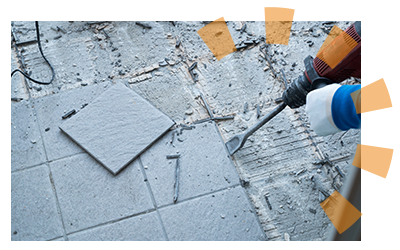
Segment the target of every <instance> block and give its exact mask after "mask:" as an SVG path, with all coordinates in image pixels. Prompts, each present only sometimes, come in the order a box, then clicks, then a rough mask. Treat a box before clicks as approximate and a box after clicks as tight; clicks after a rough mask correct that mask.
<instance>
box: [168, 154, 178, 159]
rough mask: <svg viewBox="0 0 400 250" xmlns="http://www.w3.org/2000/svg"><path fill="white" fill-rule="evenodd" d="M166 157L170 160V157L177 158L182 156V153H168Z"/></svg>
mask: <svg viewBox="0 0 400 250" xmlns="http://www.w3.org/2000/svg"><path fill="white" fill-rule="evenodd" d="M166 157H167V159H169V160H170V159H177V158H179V157H181V155H179V154H178V155H167V156H166Z"/></svg>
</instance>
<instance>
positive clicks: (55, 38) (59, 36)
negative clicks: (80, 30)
mask: <svg viewBox="0 0 400 250" xmlns="http://www.w3.org/2000/svg"><path fill="white" fill-rule="evenodd" d="M61 37H62V35H58V36H56V37H54V38H53V39H54V40H57V39H60V38H61Z"/></svg>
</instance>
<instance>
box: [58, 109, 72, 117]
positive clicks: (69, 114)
mask: <svg viewBox="0 0 400 250" xmlns="http://www.w3.org/2000/svg"><path fill="white" fill-rule="evenodd" d="M75 114H76V110H75V109H73V110H71V111H69V112H67V113H66V114H65V115H63V116H62V117H61V118H62V119H67V118H69V117H71V116H73V115H75Z"/></svg>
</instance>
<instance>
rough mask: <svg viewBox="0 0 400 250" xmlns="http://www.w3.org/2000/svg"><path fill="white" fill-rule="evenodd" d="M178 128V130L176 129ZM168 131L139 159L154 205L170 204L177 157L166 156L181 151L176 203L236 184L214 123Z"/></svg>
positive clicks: (233, 170)
mask: <svg viewBox="0 0 400 250" xmlns="http://www.w3.org/2000/svg"><path fill="white" fill-rule="evenodd" d="M178 130H179V129H178ZM176 131H177V130H175V131H171V132H169V133H168V134H166V135H165V136H164V137H163V138H162V139H160V140H159V141H157V143H156V144H154V145H153V146H152V147H151V148H149V149H148V150H147V151H146V152H145V153H143V154H142V155H141V156H140V158H141V160H142V163H143V166H144V167H145V171H146V175H147V178H148V179H149V182H150V185H151V189H152V191H153V193H154V197H155V200H156V203H157V206H163V205H166V204H171V203H173V197H174V183H175V162H176V160H168V159H166V155H169V154H180V155H181V157H180V158H179V163H180V172H179V190H178V202H179V201H182V200H185V199H188V198H191V197H194V196H198V195H202V194H205V193H209V192H213V191H216V190H219V189H222V188H225V187H228V186H232V185H236V184H238V183H239V176H238V174H237V171H236V169H235V166H234V165H233V163H232V162H231V160H230V158H229V157H228V154H227V152H226V148H225V146H224V143H223V141H222V139H221V137H220V135H219V134H218V133H219V132H218V131H217V129H216V127H215V125H214V124H213V123H208V122H207V123H202V124H198V125H196V128H194V129H192V130H183V131H182V134H180V135H176V134H175V136H174V142H173V143H172V144H171V143H170V141H171V139H172V134H173V133H174V132H176Z"/></svg>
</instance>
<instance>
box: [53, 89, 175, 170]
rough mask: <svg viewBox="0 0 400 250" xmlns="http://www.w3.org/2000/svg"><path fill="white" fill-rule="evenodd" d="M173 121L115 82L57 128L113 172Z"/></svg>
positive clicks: (172, 123)
mask: <svg viewBox="0 0 400 250" xmlns="http://www.w3.org/2000/svg"><path fill="white" fill-rule="evenodd" d="M173 125H174V122H173V121H172V120H171V119H170V118H169V117H168V116H166V115H165V114H163V113H162V112H161V111H159V110H158V109H156V108H155V107H154V106H153V105H151V104H150V103H149V102H147V100H145V99H144V98H142V97H141V96H140V95H138V94H137V93H136V92H134V91H133V90H131V89H129V88H127V87H126V86H125V85H124V84H122V83H117V84H116V85H114V86H112V87H111V88H110V89H108V90H107V91H105V92H104V93H103V94H101V95H100V96H99V97H98V98H96V99H95V100H94V101H93V102H92V103H90V104H89V105H88V106H87V107H86V108H85V109H83V110H81V111H80V112H79V113H77V114H76V115H74V116H73V117H71V118H70V119H69V121H67V122H65V123H63V124H62V125H61V126H60V129H61V130H62V131H63V132H64V133H66V134H67V135H68V136H69V137H70V138H71V139H72V140H73V141H75V142H76V143H77V144H78V145H80V146H81V147H82V148H83V149H84V150H85V151H87V152H88V153H89V154H90V155H92V156H93V157H94V158H95V159H96V160H97V161H98V162H100V163H101V164H102V165H103V166H104V167H105V168H107V169H108V170H109V171H110V172H111V173H113V174H114V175H116V174H118V173H119V172H120V171H121V170H122V169H123V168H124V167H125V166H127V165H128V164H129V163H130V162H131V161H132V160H133V159H135V158H136V157H137V156H138V155H139V154H141V153H142V152H143V151H144V150H145V149H147V148H148V147H149V146H150V145H151V144H152V143H153V142H154V141H156V140H157V139H158V138H159V137H160V136H162V135H163V134H164V133H165V132H166V131H167V130H168V129H169V128H170V127H172V126H173Z"/></svg>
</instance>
